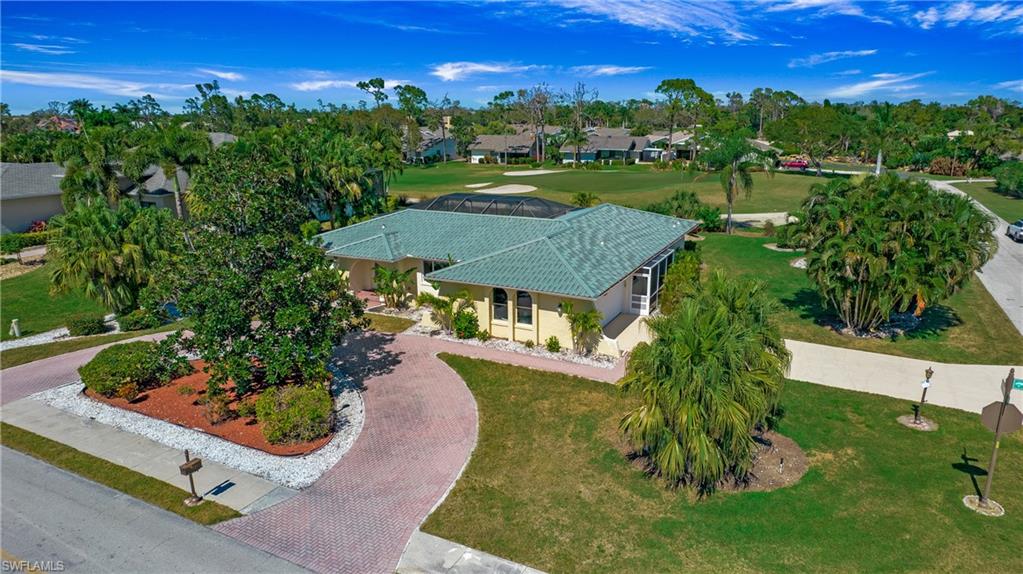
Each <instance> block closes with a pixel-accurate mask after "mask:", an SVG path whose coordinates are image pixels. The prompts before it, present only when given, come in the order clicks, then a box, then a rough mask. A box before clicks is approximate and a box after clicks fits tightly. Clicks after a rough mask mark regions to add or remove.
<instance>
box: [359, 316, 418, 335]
mask: <svg viewBox="0 0 1023 574" xmlns="http://www.w3.org/2000/svg"><path fill="white" fill-rule="evenodd" d="M366 318H367V319H369V328H370V329H372V330H374V331H378V332H380V333H401V332H402V331H404V330H405V329H408V328H409V327H411V326H412V325H415V324H416V322H415V321H413V320H412V319H406V318H404V317H394V316H392V315H383V314H381V313H366Z"/></svg>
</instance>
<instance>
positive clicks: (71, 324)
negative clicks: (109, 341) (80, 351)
mask: <svg viewBox="0 0 1023 574" xmlns="http://www.w3.org/2000/svg"><path fill="white" fill-rule="evenodd" d="M67 330H68V332H69V333H70V334H71V336H72V337H82V336H85V335H96V334H98V333H102V332H104V331H106V330H107V327H106V324H104V323H103V315H94V314H91V313H90V314H84V313H83V314H81V315H74V316H72V317H70V318H68V320H67Z"/></svg>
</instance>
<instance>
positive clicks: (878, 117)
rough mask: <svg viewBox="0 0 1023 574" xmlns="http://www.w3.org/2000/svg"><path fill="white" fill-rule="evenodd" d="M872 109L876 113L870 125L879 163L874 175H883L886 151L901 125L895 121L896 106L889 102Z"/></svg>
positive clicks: (871, 137) (875, 167)
mask: <svg viewBox="0 0 1023 574" xmlns="http://www.w3.org/2000/svg"><path fill="white" fill-rule="evenodd" d="M871 110H872V111H873V113H874V117H873V118H872V119H871V122H870V125H869V129H870V139H871V142H872V144H873V146H874V147H875V148H877V163H876V165H875V166H874V175H881V165H882V163H883V160H884V158H883V155H884V152H885V150H886V149H887V148H888V146H889V145H890V144H891V142H892V141H893V140H894V139H895V138H896V134H897V133H898V130H899V125H898V123H896V121H895V115H894V113H893V110H894V108H893V107H892V105H891V104H890V103H889V102H885V103H884V104H881V105H874V106H873V107H871Z"/></svg>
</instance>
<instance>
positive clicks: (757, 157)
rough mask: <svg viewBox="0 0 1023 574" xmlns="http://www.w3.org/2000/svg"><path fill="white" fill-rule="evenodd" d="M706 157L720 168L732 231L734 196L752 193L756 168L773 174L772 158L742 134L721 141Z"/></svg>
mask: <svg viewBox="0 0 1023 574" xmlns="http://www.w3.org/2000/svg"><path fill="white" fill-rule="evenodd" d="M703 159H704V161H705V162H707V164H708V165H710V166H711V167H714V168H717V169H720V170H721V176H720V177H721V187H722V189H724V191H725V201H726V202H727V203H728V220H727V223H726V225H725V230H726V231H727V232H728V233H731V232H732V210H733V208H734V205H735V198H736V196H737V195H738V194H739V192H740V191H741V192H742V193H743V194H744V195H745V196H746V197H747V198H749V197H750V196H751V195H752V194H753V169H754V168H756V167H759V168H762V169H763V170H764V171H765V172H766V173H767V174H768V176H771V175H773V173H774V172H773V171H772V166H773V162H772V160H771V157H770V156H769V155H768V154H766V153H764V152H762V151H760V150H759V149H757V148H755V147H753V146H752V145H750V143H749V142H748V141H746V138H745V137H743V136H741V135H733V136H729V137H726V138H724V139H723V140H721V141H720V142H719V143H718V145H717V147H715V148H714V149H712V150H711V151H709V152H707V153H705V154H704V156H703Z"/></svg>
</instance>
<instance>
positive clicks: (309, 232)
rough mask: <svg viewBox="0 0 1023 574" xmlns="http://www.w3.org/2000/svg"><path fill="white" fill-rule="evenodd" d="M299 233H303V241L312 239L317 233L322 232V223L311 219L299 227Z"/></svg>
mask: <svg viewBox="0 0 1023 574" xmlns="http://www.w3.org/2000/svg"><path fill="white" fill-rule="evenodd" d="M298 229H299V232H301V233H302V238H303V239H312V238H313V236H315V235H316V234H317V233H319V232H320V222H319V221H317V220H315V219H310V220H309V221H306V222H305V223H303V224H302V225H300V226H299V228H298Z"/></svg>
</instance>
